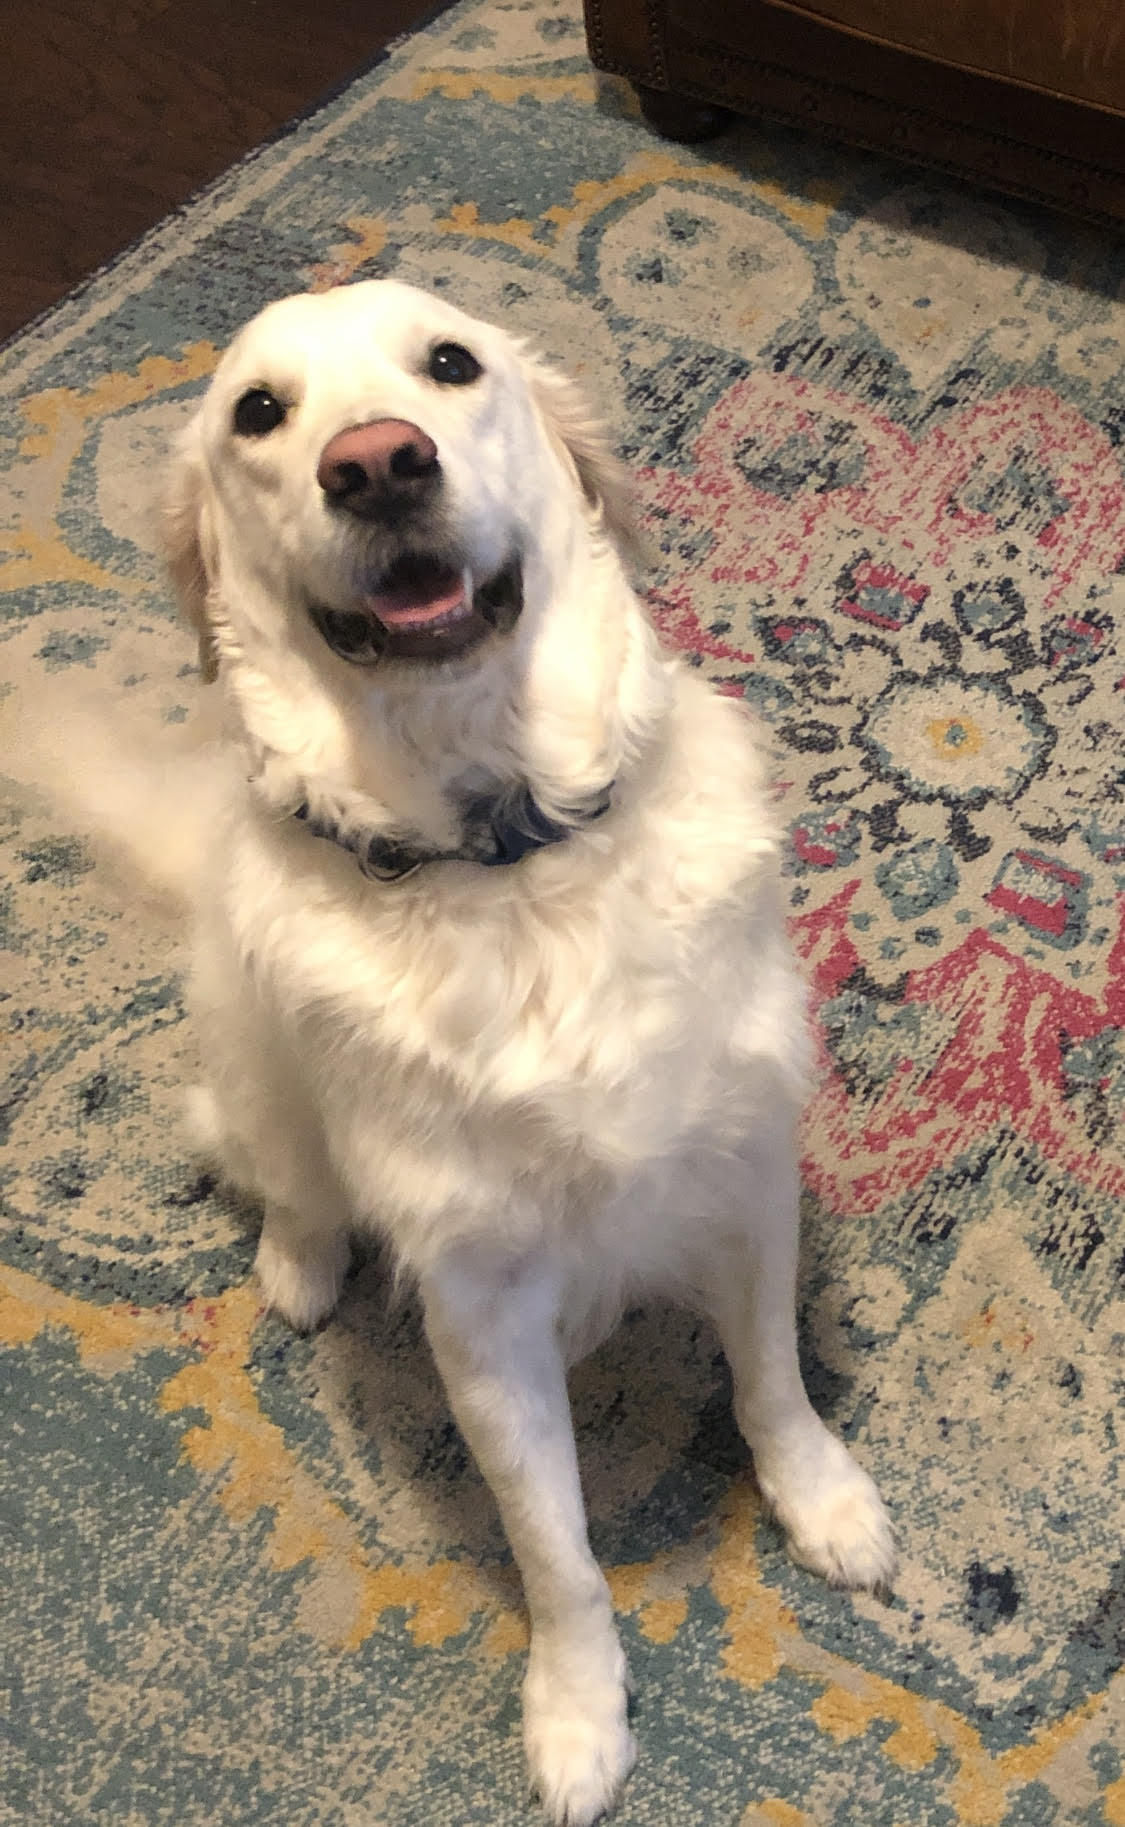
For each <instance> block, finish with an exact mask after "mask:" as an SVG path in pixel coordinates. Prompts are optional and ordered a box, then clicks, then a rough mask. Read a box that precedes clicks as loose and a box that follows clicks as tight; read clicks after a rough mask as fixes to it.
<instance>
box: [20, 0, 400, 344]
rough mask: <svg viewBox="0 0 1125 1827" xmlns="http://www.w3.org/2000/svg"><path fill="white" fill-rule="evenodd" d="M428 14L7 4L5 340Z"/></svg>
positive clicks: (61, 0)
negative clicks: (201, 186)
mask: <svg viewBox="0 0 1125 1827" xmlns="http://www.w3.org/2000/svg"><path fill="white" fill-rule="evenodd" d="M431 9H432V0H321V3H320V4H315V3H313V0H39V3H38V4H34V3H33V4H31V5H27V4H19V5H17V4H15V3H14V0H0V39H2V41H3V43H4V47H5V52H4V57H3V59H0V169H2V170H3V174H4V175H3V181H2V183H0V336H8V335H10V334H11V333H12V332H13V331H14V330H16V329H18V328H19V327H20V326H21V325H22V324H24V323H26V322H28V321H29V320H30V319H31V318H32V317H35V316H37V315H38V313H39V312H40V311H43V310H45V309H46V308H47V307H48V306H49V305H51V304H53V303H54V302H55V301H56V300H57V299H59V298H61V297H62V296H63V295H64V294H65V293H66V292H67V291H69V290H70V288H71V287H72V286H74V285H76V284H77V283H78V282H79V281H80V280H82V279H83V278H85V277H86V276H87V274H89V273H90V272H92V271H93V270H94V269H95V268H96V267H98V266H101V265H102V264H104V262H105V261H106V260H109V259H111V258H112V257H113V255H114V254H116V253H119V252H120V251H121V249H122V248H124V247H126V246H128V244H129V243H130V242H131V241H134V240H135V239H136V238H137V236H138V235H140V234H142V233H143V232H144V231H145V229H147V228H150V227H152V225H153V224H154V223H156V222H158V221H159V220H160V218H161V217H162V216H164V215H166V214H167V213H168V211H169V210H170V209H173V208H175V207H176V205H177V204H179V203H182V202H184V201H186V199H187V198H188V197H189V196H190V195H191V194H192V192H193V191H195V190H197V189H198V188H199V187H200V185H202V184H206V183H209V182H210V181H211V179H212V178H215V177H218V175H219V174H220V172H222V171H225V170H226V168H227V167H228V166H229V165H231V164H233V163H234V161H235V160H236V159H238V158H241V157H242V156H243V155H244V154H245V153H247V152H250V151H251V150H252V149H253V148H254V147H255V146H258V145H260V144H261V142H262V141H263V140H265V139H268V138H269V137H270V136H271V135H272V134H274V133H276V132H277V131H278V129H279V128H281V127H283V126H284V125H285V124H286V123H287V122H288V121H290V120H292V119H293V118H294V117H295V116H297V115H299V114H303V113H305V112H306V111H307V110H308V109H309V108H311V107H313V106H314V105H315V104H316V103H317V102H318V101H319V100H320V99H321V98H322V97H323V96H324V95H325V94H327V93H328V92H329V91H331V90H332V89H333V88H335V87H337V86H338V85H339V84H340V83H342V82H344V81H346V80H347V79H348V78H349V77H350V76H352V75H354V74H355V72H356V71H357V70H359V69H361V68H363V67H364V66H365V65H366V64H368V63H369V62H371V61H372V60H373V59H374V58H375V57H376V56H377V55H378V53H379V52H380V50H382V49H383V48H384V47H385V46H386V44H387V43H389V42H390V41H391V40H392V39H393V38H395V37H397V36H398V35H399V34H400V33H402V32H405V31H409V30H410V29H412V27H414V26H415V25H416V24H417V23H418V22H419V20H420V19H421V18H422V17H424V16H425V14H426V13H427V12H429V11H430V10H431Z"/></svg>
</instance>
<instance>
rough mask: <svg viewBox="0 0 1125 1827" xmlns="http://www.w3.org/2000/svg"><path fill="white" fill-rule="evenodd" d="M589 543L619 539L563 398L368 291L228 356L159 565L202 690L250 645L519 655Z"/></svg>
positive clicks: (604, 454)
mask: <svg viewBox="0 0 1125 1827" xmlns="http://www.w3.org/2000/svg"><path fill="white" fill-rule="evenodd" d="M560 483H561V486H560ZM579 523H581V524H582V525H584V526H585V527H586V528H587V529H589V530H590V531H592V532H593V533H594V535H595V536H596V537H601V536H603V535H604V536H606V537H608V538H609V539H610V540H611V541H616V542H617V543H621V542H622V541H624V540H627V538H628V511H627V505H626V498H625V490H624V486H623V483H622V479H621V475H620V473H619V471H618V469H617V467H616V465H615V463H614V462H613V460H612V458H611V456H610V454H609V451H608V449H607V446H606V444H605V442H604V439H603V437H602V435H601V433H600V431H599V429H598V427H597V425H596V423H595V422H594V421H593V419H592V418H591V416H590V414H589V412H588V410H587V408H586V407H585V404H584V402H583V401H582V399H581V397H580V396H579V395H578V394H577V392H576V391H575V390H574V388H573V387H572V385H571V383H570V382H569V381H567V380H565V379H563V378H562V377H561V376H560V375H558V374H556V373H555V372H554V371H553V370H552V369H550V368H548V367H546V366H545V365H544V364H543V363H542V362H540V361H539V360H538V359H537V358H535V357H534V356H531V355H529V354H528V352H527V351H526V350H525V349H524V348H523V347H522V346H521V345H520V344H519V343H517V342H516V341H514V340H513V339H512V338H510V337H509V336H507V335H505V334H504V332H503V331H501V330H499V329H497V328H495V327H494V326H491V325H488V324H484V323H480V322H477V321H475V320H474V319H472V318H470V317H467V316H465V315H464V314H463V313H462V312H460V311H458V310H455V309H454V308H453V307H452V306H450V305H449V304H447V303H445V302H444V301H443V300H441V299H438V298H433V297H430V296H428V295H427V294H425V293H423V292H418V291H415V290H414V289H413V288H411V287H408V286H403V285H399V284H397V283H395V282H393V281H371V282H367V283H362V284H358V285H353V286H347V287H341V288H340V289H338V290H335V291H330V292H326V293H323V294H319V295H315V296H314V295H305V296H299V297H295V298H288V299H284V300H282V301H281V302H280V303H277V304H274V305H270V306H269V307H268V308H267V309H266V310H264V311H263V312H262V313H261V315H260V316H259V317H257V318H255V319H254V321H253V322H252V323H250V324H249V325H248V326H247V327H246V329H244V330H243V331H242V332H241V334H240V335H239V336H238V338H237V339H236V340H235V342H234V343H233V345H232V346H231V348H230V349H229V350H228V351H227V353H226V355H225V356H224V357H223V360H222V361H221V362H220V364H219V367H218V369H217V371H216V374H215V376H214V379H213V381H212V384H211V387H210V389H209V391H208V394H207V397H206V399H205V401H204V404H203V406H202V409H201V411H200V412H199V414H198V415H197V417H196V419H195V420H194V422H193V424H192V426H191V428H190V430H189V433H188V436H187V438H186V440H185V444H184V447H183V450H182V453H181V458H180V463H179V467H178V469H177V472H176V476H175V479H174V484H173V489H172V493H171V498H170V502H169V514H168V552H169V560H170V566H171V570H172V574H173V578H174V580H175V582H176V585H177V587H178V590H179V592H180V595H181V598H182V600H183V603H184V606H185V609H186V611H187V613H188V615H189V617H190V619H191V620H192V622H193V624H194V625H195V627H196V630H197V632H198V634H199V636H200V648H201V657H202V660H203V665H204V671H205V672H206V673H208V674H210V675H213V673H214V671H215V668H216V666H217V663H218V658H219V655H220V653H221V652H222V650H223V649H224V646H226V647H229V648H230V650H231V651H241V650H244V649H245V647H246V645H247V643H248V641H249V642H253V643H255V644H256V645H257V646H258V647H259V648H260V647H261V645H262V643H265V644H267V645H270V646H277V645H279V644H282V643H285V644H290V645H292V644H296V645H298V646H304V645H306V644H307V643H312V644H313V647H314V648H315V647H316V645H317V644H318V643H319V644H320V651H322V652H323V650H324V648H325V647H327V648H328V649H331V650H332V652H333V653H334V654H335V655H336V656H337V658H338V659H339V660H342V661H346V662H348V663H349V664H351V665H353V666H379V667H381V668H387V667H392V666H396V664H397V665H404V664H407V665H410V666H411V667H412V668H413V669H415V670H417V669H419V668H420V667H422V666H426V667H429V666H433V665H434V664H440V663H441V662H448V661H452V660H462V659H463V658H464V657H465V656H467V655H469V654H474V653H476V652H477V651H478V650H484V649H485V648H486V647H487V644H488V643H489V642H490V641H493V642H495V641H498V640H500V641H502V640H503V639H504V638H505V637H507V636H508V635H510V633H511V631H512V630H513V628H514V627H515V625H516V624H517V622H518V621H519V618H520V616H521V613H522V611H523V607H524V601H525V594H526V591H527V587H528V583H529V579H530V578H531V577H532V576H533V575H534V574H535V573H536V568H538V571H539V572H540V573H541V572H542V571H543V569H544V567H546V568H547V569H549V568H550V566H551V565H552V564H553V565H555V566H556V567H557V566H558V565H559V564H560V563H561V562H563V561H564V559H565V552H566V549H567V546H568V543H569V542H570V541H572V539H573V537H574V528H575V525H576V524H579Z"/></svg>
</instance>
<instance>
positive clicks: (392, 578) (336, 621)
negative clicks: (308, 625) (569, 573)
mask: <svg viewBox="0 0 1125 1827" xmlns="http://www.w3.org/2000/svg"><path fill="white" fill-rule="evenodd" d="M522 608H523V572H522V569H521V567H520V563H519V560H518V559H516V558H513V559H509V561H508V563H507V564H506V565H504V566H503V567H502V568H501V569H500V570H499V571H497V572H496V573H495V574H494V575H493V576H492V577H489V578H486V579H485V580H484V581H482V582H480V583H476V582H475V581H474V579H473V576H472V573H471V572H470V571H469V570H468V569H467V568H466V569H463V570H458V569H457V568H455V567H454V566H453V565H450V564H449V563H447V562H446V561H445V560H443V559H439V558H434V557H428V556H425V555H421V554H418V553H406V554H404V556H403V557H401V558H398V559H396V560H395V562H394V564H393V565H391V566H390V568H389V570H387V571H384V572H383V573H382V574H381V575H380V576H379V577H378V578H377V579H375V580H374V582H373V587H371V588H369V589H364V590H361V591H360V593H359V596H358V598H357V601H356V603H355V604H354V605H353V606H352V607H351V608H350V609H326V608H323V607H321V606H319V605H316V604H314V605H313V606H312V608H311V610H310V613H311V615H312V618H313V621H314V622H315V623H316V625H317V627H318V628H319V630H320V632H321V634H322V635H323V637H324V639H325V640H326V641H327V643H328V645H329V647H331V648H332V651H333V652H334V653H337V654H339V655H340V657H341V659H344V660H350V661H351V662H352V663H353V665H357V666H371V665H374V664H375V663H376V662H377V661H380V660H387V659H402V660H444V659H450V658H452V657H453V656H454V655H455V654H461V653H465V652H467V651H468V649H469V648H470V647H473V646H475V645H476V643H477V642H478V641H480V640H483V638H484V636H485V635H487V634H488V633H489V632H490V631H493V630H495V631H497V632H499V633H501V634H506V633H507V632H508V630H509V629H510V628H512V627H513V626H514V624H515V622H516V619H517V617H518V616H519V613H520V610H521V609H522Z"/></svg>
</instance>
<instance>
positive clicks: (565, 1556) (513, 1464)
mask: <svg viewBox="0 0 1125 1827" xmlns="http://www.w3.org/2000/svg"><path fill="white" fill-rule="evenodd" d="M560 1292H561V1290H560V1284H559V1280H558V1277H557V1275H556V1273H555V1271H554V1269H553V1267H551V1266H550V1265H544V1263H543V1261H542V1260H541V1259H535V1260H519V1261H513V1260H512V1258H511V1257H504V1258H502V1259H501V1258H499V1257H498V1256H496V1255H492V1254H489V1255H482V1254H478V1253H477V1252H474V1251H471V1250H469V1249H462V1250H460V1251H458V1252H457V1253H456V1254H455V1255H453V1256H450V1257H447V1258H446V1259H445V1260H444V1261H443V1262H441V1263H440V1264H439V1265H438V1267H437V1268H436V1269H435V1270H434V1271H433V1272H432V1273H431V1274H429V1275H428V1276H427V1277H426V1278H425V1279H424V1281H423V1287H422V1293H423V1299H424V1302H425V1308H426V1329H427V1332H428V1334H429V1338H430V1344H431V1346H432V1348H433V1352H434V1356H435V1358H436V1360H437V1364H438V1368H439V1370H440V1371H441V1374H442V1377H443V1378H444V1380H445V1385H446V1388H447V1390H448V1392H449V1399H450V1403H451V1406H452V1408H453V1412H454V1414H455V1416H456V1418H457V1421H458V1424H459V1426H460V1428H461V1431H462V1433H463V1434H464V1436H465V1438H466V1440H467V1441H468V1443H469V1445H470V1447H471V1448H472V1451H473V1453H474V1454H475V1456H476V1459H477V1463H478V1464H479V1466H480V1468H481V1471H482V1472H483V1473H484V1476H485V1477H486V1478H487V1480H488V1482H489V1484H490V1486H491V1487H492V1491H493V1493H494V1495H495V1497H496V1501H497V1504H498V1506H499V1509H500V1514H501V1517H502V1519H503V1522H504V1527H505V1529H506V1530H507V1533H508V1539H509V1541H510V1543H511V1545H512V1552H513V1554H514V1555H515V1558H516V1563H517V1565H518V1567H519V1570H520V1573H521V1575H522V1578H523V1586H524V1592H525V1595H526V1598H527V1605H528V1611H529V1612H530V1615H531V1653H530V1657H529V1661H528V1670H527V1677H526V1680H525V1683H524V1745H525V1748H526V1751H527V1758H528V1763H529V1765H530V1769H531V1777H532V1781H533V1783H534V1785H535V1787H536V1788H537V1789H538V1791H539V1794H540V1796H541V1797H542V1800H543V1802H544V1804H545V1805H546V1808H547V1811H548V1813H549V1814H550V1816H551V1818H552V1820H553V1821H555V1822H558V1823H560V1827H561V1824H562V1823H566V1827H588V1823H590V1822H592V1821H595V1820H597V1819H598V1817H599V1816H600V1815H601V1814H603V1813H604V1812H605V1810H606V1809H607V1808H609V1807H610V1806H611V1805H612V1803H613V1801H614V1799H615V1797H616V1795H617V1793H618V1790H619V1789H620V1787H621V1785H622V1783H623V1782H624V1780H625V1778H626V1777H627V1775H628V1774H629V1771H630V1769H631V1768H632V1765H633V1760H634V1757H635V1754H636V1753H635V1746H634V1744H633V1739H632V1735H631V1733H630V1731H629V1727H628V1723H627V1720H626V1683H625V1659H624V1656H623V1654H622V1651H621V1646H620V1643H619V1642H618V1638H617V1631H616V1629H615V1627H614V1622H613V1613H612V1608H611V1605H610V1599H609V1592H608V1589H607V1587H606V1583H605V1580H604V1579H603V1578H602V1575H601V1573H600V1571H599V1569H598V1566H597V1563H596V1562H595V1560H594V1558H593V1556H592V1554H591V1553H590V1547H589V1543H588V1541H587V1536H586V1517H585V1511H584V1508H583V1503H582V1491H581V1486H580V1483H579V1477H578V1461H577V1455H576V1452H575V1446H574V1431H573V1428H572V1425H571V1419H570V1405H569V1402H568V1399H567V1391H566V1377H565V1371H564V1366H563V1360H562V1352H561V1349H560V1343H559V1313H560Z"/></svg>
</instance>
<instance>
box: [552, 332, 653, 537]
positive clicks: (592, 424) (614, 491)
mask: <svg viewBox="0 0 1125 1827" xmlns="http://www.w3.org/2000/svg"><path fill="white" fill-rule="evenodd" d="M528 370H529V374H530V380H531V391H532V396H533V398H534V399H535V402H536V405H537V406H538V408H539V411H540V413H541V415H542V417H543V420H544V423H545V424H546V427H547V430H548V433H549V434H550V435H551V437H553V438H554V439H556V441H557V442H558V443H559V444H561V445H562V447H563V449H564V450H565V452H566V454H567V455H568V457H569V458H570V461H571V462H572V463H573V465H574V468H575V470H576V471H577V474H578V481H579V483H580V485H581V488H582V493H583V494H584V495H585V497H586V500H587V501H588V502H589V503H590V506H591V507H592V508H594V509H595V510H596V511H597V512H598V513H599V514H600V515H601V519H602V522H603V524H604V526H605V528H606V531H607V532H608V533H609V535H610V537H611V538H612V539H613V540H614V542H615V543H616V544H617V546H619V547H620V549H621V551H622V552H624V553H625V554H626V555H627V556H628V557H629V558H631V559H633V560H634V561H636V562H643V561H644V559H645V556H646V554H645V542H644V538H643V535H642V533H641V530H640V526H639V524H638V521H637V517H636V512H635V509H634V506H633V499H632V491H631V489H630V487H629V479H628V476H627V475H626V472H625V469H624V466H623V465H622V464H621V463H620V462H619V461H618V459H617V457H616V456H615V455H614V452H613V449H612V446H611V444H610V441H609V436H608V433H607V432H606V428H605V426H604V425H603V424H602V422H601V420H600V419H599V418H598V416H597V414H596V413H595V412H594V411H593V410H592V408H591V406H590V404H589V402H588V401H587V400H586V398H585V396H584V394H583V392H582V390H581V388H580V387H579V386H578V385H577V384H576V382H574V381H572V380H571V379H570V377H569V376H568V375H565V374H560V373H559V371H558V369H556V368H552V367H550V366H549V365H548V364H547V363H546V362H542V361H539V360H536V359H534V358H531V359H530V360H529V362H528Z"/></svg>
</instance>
